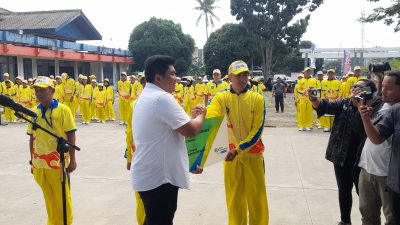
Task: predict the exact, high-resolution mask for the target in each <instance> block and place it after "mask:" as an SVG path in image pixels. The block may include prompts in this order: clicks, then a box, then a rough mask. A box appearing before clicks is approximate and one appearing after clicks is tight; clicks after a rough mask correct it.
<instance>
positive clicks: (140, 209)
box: [135, 192, 146, 225]
mask: <svg viewBox="0 0 400 225" xmlns="http://www.w3.org/2000/svg"><path fill="white" fill-rule="evenodd" d="M135 198H136V221H137V223H138V224H140V225H142V224H144V220H145V218H146V213H145V211H144V206H143V202H142V199H141V198H140V195H139V193H138V192H135Z"/></svg>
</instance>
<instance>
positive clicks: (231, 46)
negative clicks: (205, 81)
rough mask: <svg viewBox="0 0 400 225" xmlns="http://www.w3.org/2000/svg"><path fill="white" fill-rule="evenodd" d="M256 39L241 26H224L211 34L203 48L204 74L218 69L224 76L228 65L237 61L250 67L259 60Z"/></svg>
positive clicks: (259, 55)
mask: <svg viewBox="0 0 400 225" xmlns="http://www.w3.org/2000/svg"><path fill="white" fill-rule="evenodd" d="M257 39H258V37H257V36H256V35H255V34H253V33H251V32H249V30H248V29H247V27H246V26H245V25H243V24H225V25H224V26H222V27H221V28H220V29H218V30H217V31H215V32H213V33H211V35H210V38H209V39H208V40H207V43H206V44H205V46H204V63H205V65H206V73H207V74H211V72H212V70H213V69H216V68H218V69H220V70H221V72H222V73H223V74H226V73H227V71H228V67H229V65H230V64H231V63H232V62H233V61H236V60H239V59H241V60H244V61H245V62H247V63H248V64H249V66H251V63H252V62H254V61H257V59H258V60H259V59H260V58H261V52H260V51H259V48H258V46H257Z"/></svg>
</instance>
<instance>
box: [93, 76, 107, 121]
mask: <svg viewBox="0 0 400 225" xmlns="http://www.w3.org/2000/svg"><path fill="white" fill-rule="evenodd" d="M98 88H99V90H98V91H97V92H96V94H95V96H94V99H95V104H96V115H97V117H98V118H99V123H105V122H106V104H107V92H106V90H104V85H103V83H99V84H98Z"/></svg>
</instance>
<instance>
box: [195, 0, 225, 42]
mask: <svg viewBox="0 0 400 225" xmlns="http://www.w3.org/2000/svg"><path fill="white" fill-rule="evenodd" d="M216 1H218V0H196V2H197V3H199V6H197V7H195V8H194V9H195V10H198V11H200V16H199V17H198V18H197V21H196V26H197V25H199V22H200V20H201V18H202V17H203V16H204V20H205V22H206V36H207V39H208V26H209V25H211V26H212V27H214V20H217V21H219V18H218V16H217V15H215V13H214V9H216V8H218V6H215V5H214V4H215V2H216Z"/></svg>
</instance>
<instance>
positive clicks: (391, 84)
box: [358, 73, 400, 225]
mask: <svg viewBox="0 0 400 225" xmlns="http://www.w3.org/2000/svg"><path fill="white" fill-rule="evenodd" d="M377 75H378V76H379V77H380V79H379V80H382V78H383V74H382V73H379V74H377ZM396 77H399V73H397V74H396V73H393V74H389V75H387V76H385V78H383V82H382V85H380V86H381V87H382V100H383V101H384V102H385V104H384V105H383V106H382V108H381V109H380V110H379V112H378V113H377V115H375V117H374V118H373V123H374V124H376V123H379V122H380V121H381V120H382V119H383V117H384V116H385V114H386V113H387V111H388V110H389V109H390V107H391V105H393V104H396V103H397V102H399V101H400V89H399V88H398V85H397V88H396ZM391 155H392V137H390V138H388V139H386V140H385V141H383V142H382V143H381V144H374V143H373V142H372V141H371V139H370V138H368V137H367V139H366V141H365V144H364V147H363V149H362V153H361V157H360V162H359V163H358V166H359V167H361V172H360V177H359V183H358V188H359V208H360V212H361V216H362V218H361V220H362V224H363V225H375V224H381V217H380V214H381V208H382V211H383V214H384V216H385V219H386V223H385V224H386V225H395V224H398V223H397V222H396V218H395V215H394V211H393V209H392V207H391V205H390V203H391V196H390V193H389V192H388V191H387V176H388V173H389V164H390V159H391ZM398 210H399V209H398Z"/></svg>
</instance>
